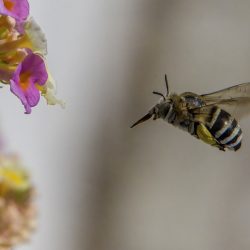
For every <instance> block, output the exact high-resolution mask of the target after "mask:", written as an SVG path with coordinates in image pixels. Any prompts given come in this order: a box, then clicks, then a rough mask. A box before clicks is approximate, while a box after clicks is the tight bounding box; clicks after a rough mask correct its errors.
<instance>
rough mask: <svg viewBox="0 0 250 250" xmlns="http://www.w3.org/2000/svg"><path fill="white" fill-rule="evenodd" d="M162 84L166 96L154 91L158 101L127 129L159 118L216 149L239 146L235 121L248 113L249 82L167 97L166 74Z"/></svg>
mask: <svg viewBox="0 0 250 250" xmlns="http://www.w3.org/2000/svg"><path fill="white" fill-rule="evenodd" d="M165 82H166V88H167V92H166V95H163V94H162V93H159V92H155V91H154V92H153V94H156V95H159V96H161V98H160V100H159V101H158V103H157V104H156V105H155V106H153V107H152V108H151V109H150V110H149V111H148V113H147V114H146V115H145V116H143V117H142V118H141V119H140V120H138V121H137V122H136V123H134V124H133V125H132V126H131V128H133V127H135V126H136V125H138V124H140V123H142V122H145V121H147V120H149V119H150V118H151V117H153V119H154V120H156V119H159V118H161V119H163V120H164V121H167V122H168V123H170V124H172V125H174V126H176V127H179V128H181V129H183V130H185V131H187V132H188V133H189V134H191V135H192V136H194V137H196V138H197V139H200V140H202V141H203V142H205V143H207V144H209V145H211V146H214V147H216V148H218V149H220V150H223V151H225V149H229V150H234V151H236V150H238V149H239V148H240V147H241V143H242V130H241V128H240V126H239V124H238V121H237V120H239V119H241V118H242V117H243V116H244V115H246V114H247V113H250V82H249V83H242V84H239V85H235V86H232V87H229V88H226V89H222V90H219V91H216V92H213V93H209V94H204V95H198V94H195V93H192V92H185V93H182V94H180V95H177V94H175V93H173V94H170V93H169V87H168V80H167V75H165Z"/></svg>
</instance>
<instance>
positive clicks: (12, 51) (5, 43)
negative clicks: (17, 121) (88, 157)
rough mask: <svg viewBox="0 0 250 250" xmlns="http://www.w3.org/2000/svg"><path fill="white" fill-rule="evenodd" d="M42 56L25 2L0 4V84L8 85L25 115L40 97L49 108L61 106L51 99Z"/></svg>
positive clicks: (42, 42)
mask: <svg viewBox="0 0 250 250" xmlns="http://www.w3.org/2000/svg"><path fill="white" fill-rule="evenodd" d="M46 54H47V42H46V38H45V35H44V34H43V32H42V30H41V28H40V27H39V26H38V24H37V23H36V22H35V21H34V19H33V18H29V3H28V1H27V0H0V82H2V83H4V84H9V85H10V90H11V92H12V93H13V94H15V95H16V96H17V97H18V98H19V99H20V101H21V102H22V104H23V105H24V108H25V113H27V114H29V113H31V108H32V107H34V106H36V105H37V104H38V102H39V100H40V96H41V95H42V96H43V97H45V99H46V101H47V103H48V104H50V105H54V104H57V103H59V104H60V105H63V103H62V101H60V100H57V99H56V98H55V96H54V83H53V81H52V79H51V77H50V75H49V73H48V70H47V67H46V63H45V56H46Z"/></svg>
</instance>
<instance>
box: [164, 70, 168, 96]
mask: <svg viewBox="0 0 250 250" xmlns="http://www.w3.org/2000/svg"><path fill="white" fill-rule="evenodd" d="M165 83H166V88H167V94H166V95H167V96H168V94H169V88H168V77H167V74H165Z"/></svg>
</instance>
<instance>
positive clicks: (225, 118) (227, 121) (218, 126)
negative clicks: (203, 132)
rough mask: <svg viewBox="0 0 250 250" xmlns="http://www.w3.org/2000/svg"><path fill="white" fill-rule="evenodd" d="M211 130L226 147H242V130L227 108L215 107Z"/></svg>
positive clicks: (210, 124)
mask: <svg viewBox="0 0 250 250" xmlns="http://www.w3.org/2000/svg"><path fill="white" fill-rule="evenodd" d="M211 117H212V118H211V121H210V123H209V131H210V132H211V134H212V135H213V136H214V137H215V138H216V140H217V141H218V142H219V143H220V144H221V145H222V146H224V147H226V148H228V149H231V150H235V151H236V150H238V149H239V148H240V147H241V141H242V130H241V128H240V126H239V124H238V122H237V121H236V120H235V119H234V118H233V117H232V116H231V115H230V114H229V113H227V112H226V111H225V110H223V109H220V108H218V107H215V108H214V109H213V110H212V114H211Z"/></svg>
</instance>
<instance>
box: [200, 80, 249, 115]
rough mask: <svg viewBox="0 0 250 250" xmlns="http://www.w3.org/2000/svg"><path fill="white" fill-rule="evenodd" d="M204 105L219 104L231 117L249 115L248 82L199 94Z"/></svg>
mask: <svg viewBox="0 0 250 250" xmlns="http://www.w3.org/2000/svg"><path fill="white" fill-rule="evenodd" d="M201 98H202V100H203V101H204V103H205V105H204V106H205V107H207V109H209V107H212V106H214V105H216V106H219V107H220V108H222V109H224V110H225V111H227V112H228V113H230V114H231V115H232V116H233V117H235V118H237V119H241V118H242V117H244V116H246V115H250V82H248V83H242V84H239V85H235V86H232V87H229V88H226V89H222V90H219V91H216V92H213V93H209V94H205V95H201Z"/></svg>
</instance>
